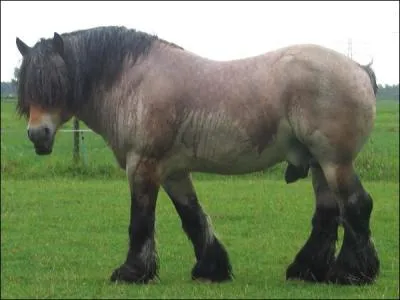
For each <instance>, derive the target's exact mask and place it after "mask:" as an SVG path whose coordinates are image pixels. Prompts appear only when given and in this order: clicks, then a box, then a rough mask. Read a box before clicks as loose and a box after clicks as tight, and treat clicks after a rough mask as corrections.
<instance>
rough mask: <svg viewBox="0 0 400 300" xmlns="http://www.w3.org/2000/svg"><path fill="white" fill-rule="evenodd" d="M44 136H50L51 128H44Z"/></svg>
mask: <svg viewBox="0 0 400 300" xmlns="http://www.w3.org/2000/svg"><path fill="white" fill-rule="evenodd" d="M44 134H45V136H49V135H50V129H49V127H45V128H44Z"/></svg>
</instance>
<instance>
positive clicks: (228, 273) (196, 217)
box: [164, 176, 232, 282]
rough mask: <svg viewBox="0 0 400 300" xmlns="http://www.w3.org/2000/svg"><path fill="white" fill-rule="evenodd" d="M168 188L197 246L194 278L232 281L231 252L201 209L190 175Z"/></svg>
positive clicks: (192, 240) (186, 229) (185, 228)
mask: <svg viewBox="0 0 400 300" xmlns="http://www.w3.org/2000/svg"><path fill="white" fill-rule="evenodd" d="M164 189H165V190H166V192H167V194H168V195H169V197H170V198H171V200H172V202H173V204H174V206H175V209H176V211H177V212H178V214H179V216H180V219H181V222H182V228H183V229H184V231H185V232H186V234H187V236H188V238H189V239H190V240H191V242H192V243H193V248H194V252H195V255H196V260H197V262H196V264H195V266H194V267H193V269H192V278H193V279H205V280H210V281H213V282H220V281H225V280H229V279H231V278H232V268H231V265H230V262H229V257H228V253H227V251H226V250H225V248H224V246H223V245H222V244H221V243H220V241H219V240H218V239H217V238H216V237H215V235H214V232H213V230H212V227H211V224H210V223H209V221H208V217H207V215H206V214H205V213H204V211H203V209H202V208H201V206H200V204H199V202H198V200H197V196H196V194H195V191H194V189H193V186H192V184H191V180H190V178H189V177H188V176H185V177H183V178H178V179H174V180H172V179H170V180H169V181H167V182H166V183H165V184H164Z"/></svg>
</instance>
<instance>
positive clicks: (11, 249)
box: [1, 101, 399, 299]
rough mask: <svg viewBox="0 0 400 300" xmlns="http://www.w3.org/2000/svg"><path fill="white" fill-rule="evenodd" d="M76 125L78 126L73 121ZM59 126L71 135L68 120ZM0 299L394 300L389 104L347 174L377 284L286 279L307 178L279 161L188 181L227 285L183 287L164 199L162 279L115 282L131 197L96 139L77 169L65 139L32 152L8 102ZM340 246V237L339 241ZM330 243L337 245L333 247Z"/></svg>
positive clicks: (184, 266)
mask: <svg viewBox="0 0 400 300" xmlns="http://www.w3.org/2000/svg"><path fill="white" fill-rule="evenodd" d="M81 126H82V127H84V125H83V124H82V125H81ZM65 128H72V125H71V122H69V123H68V124H66V125H65ZM1 129H2V132H1V298H2V299H3V298H77V299H79V298H291V299H293V298H305V299H310V298H313V299H321V298H343V299H353V298H358V299H363V298H371V299H372V298H385V299H387V298H397V299H398V298H399V237H398V232H399V201H398V199H399V184H398V183H399V104H398V103H396V102H391V101H380V102H379V103H378V106H377V120H376V126H375V129H374V131H373V133H372V136H371V138H370V140H369V141H368V143H367V144H366V146H365V147H364V148H363V150H362V152H361V153H360V155H359V157H358V159H357V161H356V168H357V171H358V173H359V174H360V177H361V179H362V180H363V184H364V186H365V187H366V189H367V190H368V192H370V193H371V195H372V197H373V198H374V201H375V202H374V210H373V215H372V221H371V228H372V233H373V238H374V241H375V245H376V247H377V250H378V253H379V256H380V259H381V274H380V276H379V277H378V280H377V282H376V283H375V284H373V285H371V286H366V287H343V286H336V285H326V284H309V283H304V282H287V281H286V280H285V270H286V267H287V266H288V264H290V263H291V262H292V260H293V258H294V256H295V255H296V253H297V251H298V250H299V249H300V248H301V247H302V245H303V244H304V242H305V240H306V239H307V237H308V234H309V231H310V225H311V216H312V214H313V209H314V196H313V192H312V188H311V182H310V179H309V178H308V179H305V180H302V181H299V182H297V183H295V184H291V185H286V184H285V183H284V181H283V172H284V168H285V164H279V165H277V166H275V167H274V168H272V169H269V170H267V171H265V172H259V173H255V174H251V175H246V176H236V177H234V176H217V175H208V174H195V176H194V178H195V186H196V189H197V193H198V195H199V198H200V201H201V203H202V205H203V207H204V208H205V211H206V212H207V213H208V214H209V215H210V217H211V219H212V222H213V225H214V227H215V229H216V232H217V234H218V236H219V237H220V239H221V241H222V242H223V243H224V245H225V246H226V248H227V250H228V252H229V255H230V258H231V262H232V265H233V270H234V273H235V276H236V277H235V280H234V281H233V282H230V283H224V284H213V285H209V284H200V283H196V282H192V281H191V279H190V271H191V268H192V266H193V263H194V253H193V249H192V246H191V244H190V242H189V241H188V240H187V238H186V236H185V234H184V233H183V231H182V229H181V225H180V220H179V217H178V216H177V214H176V212H175V210H174V208H173V205H172V204H171V202H170V201H169V200H168V198H167V197H166V195H165V193H164V192H161V193H160V196H159V200H158V204H157V219H156V220H157V221H156V228H157V229H156V232H157V245H158V246H157V248H158V253H159V257H160V272H159V275H160V281H159V282H157V283H155V284H150V285H147V286H136V285H124V284H122V285H114V284H111V283H110V282H109V280H108V279H109V276H110V275H111V272H112V271H113V269H114V268H116V267H117V266H119V265H120V263H122V262H123V260H124V259H125V255H126V251H127V240H128V234H127V231H128V230H127V226H128V220H129V205H130V203H129V192H128V184H127V182H126V179H125V174H124V172H123V171H121V170H120V169H119V168H118V167H117V164H116V162H115V159H114V158H113V156H112V153H111V151H110V150H109V149H108V147H107V146H106V144H105V142H104V141H103V140H102V139H101V138H100V137H99V136H98V135H95V134H94V133H85V135H84V136H85V143H84V146H85V152H84V153H83V154H85V155H86V156H85V159H86V160H85V164H82V163H81V164H78V165H74V164H72V140H73V137H72V134H71V133H65V132H59V133H58V135H57V140H56V143H55V147H54V151H53V154H52V155H51V156H47V157H39V156H37V155H36V154H35V153H34V150H33V147H32V145H31V143H30V142H29V140H28V139H27V137H26V122H25V120H23V119H18V118H17V117H16V115H15V104H14V103H4V102H2V103H1ZM338 243H340V239H339V242H338ZM338 246H339V245H338Z"/></svg>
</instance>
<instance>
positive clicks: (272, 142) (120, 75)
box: [16, 26, 379, 284]
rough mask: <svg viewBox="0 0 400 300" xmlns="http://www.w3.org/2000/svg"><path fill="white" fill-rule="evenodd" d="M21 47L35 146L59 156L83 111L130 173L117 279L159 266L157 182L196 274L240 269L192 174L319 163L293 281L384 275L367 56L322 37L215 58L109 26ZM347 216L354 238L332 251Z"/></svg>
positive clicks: (362, 280)
mask: <svg viewBox="0 0 400 300" xmlns="http://www.w3.org/2000/svg"><path fill="white" fill-rule="evenodd" d="M16 44H17V47H18V49H19V51H20V53H21V54H22V56H23V60H22V64H21V69H20V76H19V86H18V104H17V111H18V112H19V114H20V115H21V116H25V117H27V118H29V122H28V129H27V130H28V137H29V139H30V140H31V141H32V143H33V145H34V148H35V151H36V153H37V154H38V155H45V154H50V153H51V152H52V147H53V142H54V137H55V134H56V132H57V129H58V128H59V127H60V126H61V125H62V124H63V123H65V122H66V121H67V120H69V119H70V118H71V117H72V116H76V117H78V118H79V119H80V120H82V121H83V122H85V123H86V124H87V126H88V127H90V128H91V129H92V130H93V131H94V132H96V133H97V134H99V135H101V136H102V137H103V138H104V140H105V141H106V142H107V144H108V145H109V147H110V148H111V149H112V151H113V153H114V155H115V158H116V160H117V162H118V164H119V166H120V167H121V168H122V169H124V170H125V171H126V175H127V178H128V182H129V186H130V191H131V210H130V222H129V250H128V254H127V258H126V261H125V262H124V263H123V264H122V265H121V266H120V267H118V268H117V269H116V270H115V271H114V272H113V273H112V275H111V281H119V282H120V281H122V282H129V283H147V282H149V281H150V280H152V279H154V278H155V277H156V276H158V259H157V254H156V253H157V252H156V245H155V237H154V222H155V208H156V200H157V194H158V192H159V189H160V187H162V188H163V189H164V190H165V191H166V193H167V194H168V195H169V197H170V199H171V200H172V202H173V204H174V206H175V208H176V211H177V213H178V215H179V217H180V219H181V222H182V227H183V229H184V231H185V232H186V234H187V236H188V238H189V239H190V240H191V242H192V244H193V247H194V253H195V256H196V263H195V265H194V267H193V269H192V272H191V275H192V278H193V279H201V280H208V281H212V282H221V281H225V280H229V279H232V276H233V275H232V274H233V273H232V268H231V264H230V261H229V257H228V254H227V251H226V250H225V247H224V246H223V244H222V243H221V241H220V240H219V239H218V238H217V237H216V236H215V234H214V231H213V228H212V226H211V223H210V222H209V218H208V216H207V214H206V213H205V212H204V210H203V209H202V207H201V204H200V203H199V201H198V198H197V196H196V191H195V189H194V187H193V184H192V180H191V177H190V174H191V172H208V173H216V174H244V173H250V172H255V171H260V170H265V169H267V168H269V167H271V166H273V165H275V164H277V163H280V162H285V161H286V162H287V163H288V167H287V169H286V174H285V179H286V182H288V183H290V182H294V181H296V180H298V179H300V178H304V177H306V176H307V174H308V172H309V170H310V171H311V175H312V185H313V188H314V193H315V200H316V202H315V203H316V204H315V212H314V215H313V218H312V231H311V234H310V236H309V238H308V240H307V241H306V243H305V245H304V246H303V248H302V249H301V250H300V251H299V252H298V254H297V255H296V257H295V258H294V261H293V262H292V263H291V264H290V265H289V267H288V268H287V270H286V278H287V279H300V280H305V281H313V282H329V283H337V284H367V283H372V282H374V281H375V279H376V277H377V275H378V273H379V259H378V255H377V252H376V250H375V247H374V244H373V242H372V240H371V231H370V217H371V212H372V198H371V196H370V195H369V193H368V192H367V191H366V190H365V189H364V187H363V185H362V184H361V182H360V179H359V178H358V176H357V174H356V172H355V169H354V166H353V162H354V160H355V158H356V156H357V154H358V153H359V151H360V150H361V148H362V147H363V145H364V144H365V143H366V141H367V139H368V137H369V136H370V133H371V131H372V129H373V125H374V119H375V114H376V92H377V85H376V78H375V74H374V72H373V70H372V68H371V67H370V64H369V65H365V66H364V65H360V64H358V63H356V62H354V61H352V60H351V59H349V58H347V57H345V56H344V55H342V54H340V53H337V52H335V51H333V50H330V49H326V48H324V47H320V46H317V45H293V46H289V47H285V48H281V49H277V50H275V51H271V52H267V53H265V54H262V55H258V56H254V57H249V58H245V59H238V60H231V61H214V60H210V59H206V58H204V57H201V56H199V55H196V54H194V53H191V52H190V51H187V50H184V49H183V48H181V47H179V46H178V45H175V44H173V43H170V42H167V41H165V40H163V39H161V38H159V37H157V36H155V35H150V34H147V33H144V32H140V31H137V30H134V29H127V28H125V27H113V26H112V27H98V28H92V29H87V30H80V31H75V32H70V33H65V34H61V35H60V34H58V33H54V37H52V38H49V39H41V40H39V41H38V42H37V43H36V44H35V45H34V46H33V47H30V46H28V45H26V44H25V43H24V42H22V41H21V40H20V39H19V38H17V39H16ZM269 197H271V198H273V195H270V196H269ZM339 225H342V226H343V228H344V238H343V243H342V246H341V249H340V252H339V253H338V255H337V256H336V255H335V243H336V241H337V232H338V226H339Z"/></svg>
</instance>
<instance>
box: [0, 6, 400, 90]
mask: <svg viewBox="0 0 400 300" xmlns="http://www.w3.org/2000/svg"><path fill="white" fill-rule="evenodd" d="M107 25H118V26H126V27H128V28H133V29H136V30H140V31H145V32H147V33H150V34H157V35H158V36H159V37H160V38H163V39H165V40H168V41H170V42H173V43H175V44H178V45H180V46H182V47H184V48H185V49H187V50H189V51H191V52H194V53H196V54H198V55H201V56H204V57H207V58H210V59H215V60H230V59H239V58H245V57H248V56H253V55H258V54H261V53H264V52H268V51H272V50H275V49H277V48H280V47H285V46H288V45H291V44H299V43H314V44H319V45H322V46H325V47H329V48H332V49H334V50H337V51H339V52H341V53H343V54H346V55H348V54H349V53H350V52H349V45H350V44H351V55H352V58H353V59H354V60H355V61H357V62H359V63H361V64H367V63H369V62H370V61H371V60H372V59H373V65H372V67H373V69H374V70H375V73H376V76H377V81H378V83H380V84H398V83H399V29H398V28H399V1H387V2H384V1H375V2H374V1H361V2H358V1H354V2H352V1H332V2H326V1H320V2H312V1H293V2H291V1H277V2H273V1H266V2H251V1H243V2H236V1H235V2H233V1H232V2H229V1H227V2H222V1H221V2H218V1H208V2H189V1H186V2H178V1H162V2H158V1H143V2H141V1H132V2H126V1H121V2H119V1H109V2H106V1H105V2H104V1H96V2H90V1H87V2H85V1H76V2H75V1H73V2H72V1H71V2H68V1H60V2H59V1H48V2H47V1H26V2H24V1H16V2H14V1H1V81H10V80H11V79H12V78H13V74H14V68H15V67H17V66H19V65H20V64H21V55H20V53H19V51H18V49H17V47H16V45H15V38H16V37H19V38H20V39H22V40H23V41H24V42H25V43H27V44H28V45H30V46H33V45H34V44H35V43H36V42H37V41H38V40H39V39H40V38H50V37H52V36H53V34H54V32H58V33H64V32H70V31H75V30H80V29H87V28H92V27H97V26H107ZM350 41H351V42H350Z"/></svg>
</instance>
